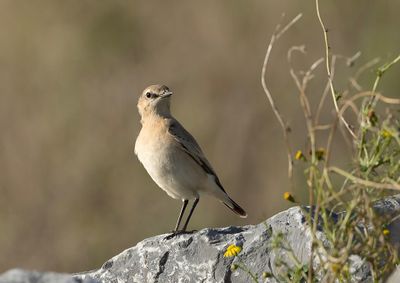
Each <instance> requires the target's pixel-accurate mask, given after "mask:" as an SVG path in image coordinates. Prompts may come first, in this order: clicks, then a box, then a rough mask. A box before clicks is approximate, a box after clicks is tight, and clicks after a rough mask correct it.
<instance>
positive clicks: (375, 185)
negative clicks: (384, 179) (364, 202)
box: [328, 166, 400, 191]
mask: <svg viewBox="0 0 400 283" xmlns="http://www.w3.org/2000/svg"><path fill="white" fill-rule="evenodd" d="M328 170H329V171H331V172H335V173H337V174H339V175H342V176H343V177H346V178H347V179H349V180H351V181H353V183H355V184H359V185H362V186H365V187H371V188H375V189H383V190H398V191H400V184H397V183H394V182H393V183H390V184H388V183H376V182H373V181H368V180H364V179H361V178H358V177H356V176H354V175H352V174H350V173H348V172H346V171H345V170H342V169H340V168H338V167H335V166H332V167H329V168H328Z"/></svg>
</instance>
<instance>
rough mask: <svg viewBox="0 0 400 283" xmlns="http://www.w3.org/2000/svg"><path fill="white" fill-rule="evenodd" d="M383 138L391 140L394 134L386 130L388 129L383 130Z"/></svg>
mask: <svg viewBox="0 0 400 283" xmlns="http://www.w3.org/2000/svg"><path fill="white" fill-rule="evenodd" d="M381 136H382V137H384V138H391V137H392V133H391V132H389V131H388V130H386V129H383V130H382V131H381Z"/></svg>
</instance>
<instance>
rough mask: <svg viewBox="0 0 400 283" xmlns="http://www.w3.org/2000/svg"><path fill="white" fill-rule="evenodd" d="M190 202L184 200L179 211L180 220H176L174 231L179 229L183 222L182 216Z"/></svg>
mask: <svg viewBox="0 0 400 283" xmlns="http://www.w3.org/2000/svg"><path fill="white" fill-rule="evenodd" d="M188 202H189V201H188V200H187V199H185V200H183V204H182V208H181V213H179V217H178V221H177V222H176V226H175V229H174V231H173V232H174V233H176V232H178V231H179V225H180V224H181V220H182V216H183V213H184V212H185V209H186V206H187V204H188Z"/></svg>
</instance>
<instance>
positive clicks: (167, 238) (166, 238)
mask: <svg viewBox="0 0 400 283" xmlns="http://www.w3.org/2000/svg"><path fill="white" fill-rule="evenodd" d="M195 232H197V230H192V231H186V230H178V231H172V232H171V234H169V235H168V236H166V237H165V238H164V240H171V239H172V238H174V237H175V236H179V235H184V234H193V233H195Z"/></svg>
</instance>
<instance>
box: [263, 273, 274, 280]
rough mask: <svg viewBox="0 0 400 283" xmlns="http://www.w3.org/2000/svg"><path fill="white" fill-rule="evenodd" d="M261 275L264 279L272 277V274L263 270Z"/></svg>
mask: <svg viewBox="0 0 400 283" xmlns="http://www.w3.org/2000/svg"><path fill="white" fill-rule="evenodd" d="M262 277H263V278H264V279H266V278H269V277H272V274H271V273H269V272H263V274H262Z"/></svg>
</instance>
